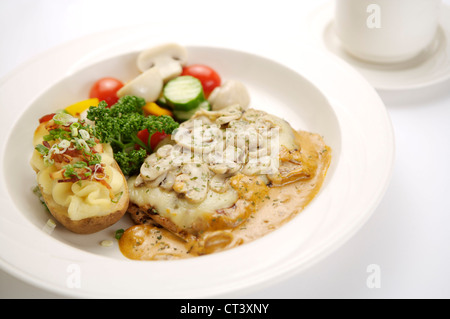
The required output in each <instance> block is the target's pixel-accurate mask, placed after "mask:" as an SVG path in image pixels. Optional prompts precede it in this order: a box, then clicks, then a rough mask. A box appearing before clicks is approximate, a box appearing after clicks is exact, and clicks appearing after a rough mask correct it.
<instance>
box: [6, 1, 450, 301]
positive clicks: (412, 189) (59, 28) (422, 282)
mask: <svg viewBox="0 0 450 319" xmlns="http://www.w3.org/2000/svg"><path fill="white" fill-rule="evenodd" d="M326 2H327V1H325V0H315V1H310V0H309V1H307V0H301V1H300V0H295V1H287V0H277V1H264V0H260V1H249V0H245V1H244V0H240V1H236V0H227V1H211V0H210V1H199V0H190V1H174V0H171V1H170V0H165V1H153V0H146V1H143V0H142V1H140V0H127V1H114V0H0V77H3V76H5V75H7V74H8V73H10V72H13V70H14V69H15V68H16V67H18V66H20V65H21V64H22V63H24V62H26V61H28V60H29V59H32V58H35V57H36V56H39V55H40V54H45V51H46V50H49V49H51V48H53V47H55V46H58V45H62V44H64V43H67V42H68V41H70V40H73V39H77V38H80V37H83V36H85V35H89V34H92V33H95V32H101V31H107V30H111V29H115V28H121V27H127V26H134V25H139V24H141V23H142V22H146V23H149V22H153V21H154V22H155V23H159V24H160V23H167V24H168V25H169V24H170V22H171V21H178V22H180V21H182V22H184V23H187V24H196V25H197V26H198V30H199V32H204V33H205V40H206V43H207V39H208V37H213V36H215V34H221V35H222V36H223V35H224V34H225V35H226V36H229V37H241V38H242V40H243V41H245V40H246V39H248V41H253V42H254V43H260V44H261V43H263V44H264V43H265V44H267V47H268V49H270V48H271V47H274V46H278V48H280V47H279V46H282V45H283V43H284V42H285V41H302V38H301V37H300V33H301V32H300V30H299V27H300V25H301V21H302V19H305V18H306V17H307V16H308V14H309V13H311V12H312V10H314V9H315V8H316V7H317V6H320V5H322V4H323V3H326ZM445 2H446V3H447V4H450V3H449V1H448V0H446V1H445ZM228 31H229V32H228ZM180 32H181V30H180ZM24 90H26V88H24ZM380 95H381V97H382V98H383V100H384V101H385V104H386V107H387V109H388V111H389V114H390V115H391V119H392V123H393V126H394V130H395V135H396V146H397V150H396V161H395V167H394V173H393V177H392V181H391V184H390V186H389V188H388V190H387V193H386V195H385V197H384V199H383V200H382V202H381V203H380V205H379V207H378V208H377V210H376V211H375V213H374V214H373V216H372V217H371V219H370V220H369V221H368V222H367V224H365V225H364V227H363V228H362V229H361V230H360V231H359V232H358V233H357V234H356V235H355V236H354V237H352V238H351V239H350V240H349V241H348V242H347V243H346V244H344V245H343V246H342V247H341V248H340V249H338V250H337V251H335V252H334V253H333V254H332V255H330V256H329V257H327V258H326V259H324V260H322V261H320V262H319V263H318V264H316V265H314V266H313V267H312V268H310V269H308V270H306V271H305V272H303V273H301V274H300V275H297V276H295V277H293V278H290V279H289V280H286V281H283V282H279V283H276V284H274V285H272V286H270V287H266V288H264V289H263V290H260V291H256V292H253V293H251V294H248V295H244V296H238V297H248V298H449V297H450V247H449V246H450V201H449V198H450V81H446V82H444V83H441V84H439V85H435V86H433V87H429V88H427V89H421V90H416V91H410V92H398V93H389V94H388V93H384V92H380ZM6 107H8V106H7V105H1V106H0V108H1V109H3V108H6ZM361 107H364V105H363V104H361ZM0 244H1V243H0ZM371 265H376V266H377V267H379V270H380V286H379V287H375V288H370V286H368V285H367V280H368V278H369V276H370V273H369V272H368V269H369V268H368V267H370V266H371ZM0 297H2V298H62V296H58V295H55V294H53V293H51V292H47V291H42V290H40V289H37V288H35V287H32V286H30V285H29V284H27V283H24V282H21V281H20V280H18V279H15V278H13V277H11V276H10V275H8V274H6V273H4V272H2V271H0Z"/></svg>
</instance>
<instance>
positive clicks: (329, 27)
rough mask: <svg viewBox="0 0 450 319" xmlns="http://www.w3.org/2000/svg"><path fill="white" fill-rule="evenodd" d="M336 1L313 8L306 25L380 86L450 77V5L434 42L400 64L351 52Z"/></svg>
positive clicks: (412, 85) (403, 86) (315, 38)
mask: <svg viewBox="0 0 450 319" xmlns="http://www.w3.org/2000/svg"><path fill="white" fill-rule="evenodd" d="M333 14H334V6H333V2H329V3H327V4H326V5H324V6H321V7H319V9H318V10H316V11H315V12H313V13H312V14H311V15H310V16H309V18H308V19H307V21H305V22H306V23H307V25H306V26H305V28H304V30H305V37H306V38H307V39H308V40H309V41H311V42H312V44H314V45H316V46H319V47H320V48H322V49H325V50H327V51H330V52H332V53H334V54H335V55H337V56H338V57H340V58H341V59H343V60H344V61H346V62H347V63H349V64H351V65H352V66H353V67H355V68H356V69H357V70H358V71H359V72H360V73H361V74H362V75H363V76H364V77H365V78H366V79H367V80H368V81H369V82H370V84H372V85H373V86H374V87H375V88H376V89H377V90H383V91H393V90H410V89H418V88H424V87H427V86H431V85H434V84H437V83H440V82H443V81H445V80H447V79H449V78H450V7H449V6H446V5H444V4H443V5H442V10H441V16H440V27H439V30H438V32H437V35H436V38H435V40H434V41H433V43H432V45H431V46H430V47H429V48H428V49H427V50H425V51H424V52H422V53H421V54H420V55H419V56H417V57H416V58H414V59H413V60H410V61H407V62H402V63H399V64H389V65H386V64H376V63H370V62H365V61H362V60H360V59H357V58H356V57H353V56H351V55H350V54H348V53H347V52H346V51H345V50H344V49H343V48H342V46H341V44H340V42H339V39H338V38H337V36H336V34H335V33H334V27H333Z"/></svg>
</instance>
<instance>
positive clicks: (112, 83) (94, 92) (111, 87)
mask: <svg viewBox="0 0 450 319" xmlns="http://www.w3.org/2000/svg"><path fill="white" fill-rule="evenodd" d="M122 87H123V83H122V82H121V81H119V80H118V79H115V78H110V77H106V78H101V79H99V80H98V81H97V82H95V83H94V85H92V87H91V91H90V92H89V98H91V99H92V98H98V99H99V100H100V101H105V102H106V103H108V106H112V105H113V104H115V103H117V101H118V100H119V98H118V97H117V91H119V89H120V88H122Z"/></svg>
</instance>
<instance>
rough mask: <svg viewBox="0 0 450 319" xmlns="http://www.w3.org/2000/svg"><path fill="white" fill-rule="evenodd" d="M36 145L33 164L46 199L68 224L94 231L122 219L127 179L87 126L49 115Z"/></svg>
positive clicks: (83, 231) (37, 132) (78, 229)
mask: <svg viewBox="0 0 450 319" xmlns="http://www.w3.org/2000/svg"><path fill="white" fill-rule="evenodd" d="M58 114H64V113H58ZM33 144H34V147H35V149H34V151H33V155H32V158H31V161H30V164H31V167H32V168H33V169H34V170H35V172H36V178H37V184H38V186H39V189H40V192H41V194H42V198H43V200H44V201H45V204H46V205H47V207H48V209H49V211H50V213H51V214H52V216H53V217H54V218H55V219H56V220H57V221H58V222H59V223H61V224H62V225H63V226H64V227H65V228H67V229H68V230H70V231H72V232H74V233H78V234H91V233H95V232H98V231H100V230H103V229H105V228H107V227H109V226H111V225H113V224H114V223H116V222H117V221H118V220H119V219H121V218H122V216H123V215H124V214H125V212H126V211H127V208H128V204H129V194H128V186H127V181H126V178H125V176H124V175H123V173H122V171H121V169H120V167H119V165H118V164H117V163H116V161H115V160H114V157H113V152H112V149H111V147H110V145H108V144H102V143H100V142H99V141H98V140H97V139H96V138H95V137H93V135H92V128H91V127H90V126H89V125H87V124H86V123H85V122H84V121H82V120H79V119H77V118H75V117H72V116H69V115H67V114H65V115H62V116H60V115H55V116H54V117H47V120H45V121H42V122H41V123H40V124H39V126H38V127H37V129H36V130H35V132H34V137H33Z"/></svg>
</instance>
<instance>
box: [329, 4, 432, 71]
mask: <svg viewBox="0 0 450 319" xmlns="http://www.w3.org/2000/svg"><path fill="white" fill-rule="evenodd" d="M335 1H336V2H335V17H334V28H335V32H336V34H337V36H338V38H339V39H340V42H341V44H342V46H343V48H344V49H345V50H346V51H347V52H348V53H350V54H351V55H354V56H356V57H357V58H360V59H363V60H366V61H370V62H378V63H395V62H401V61H406V60H409V59H412V58H414V57H415V56H417V55H419V54H420V53H421V52H422V51H423V50H424V49H426V48H427V47H428V46H429V45H430V44H431V43H432V41H433V40H434V37H435V35H436V31H437V28H438V23H439V21H438V14H439V6H440V3H441V0H335Z"/></svg>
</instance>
